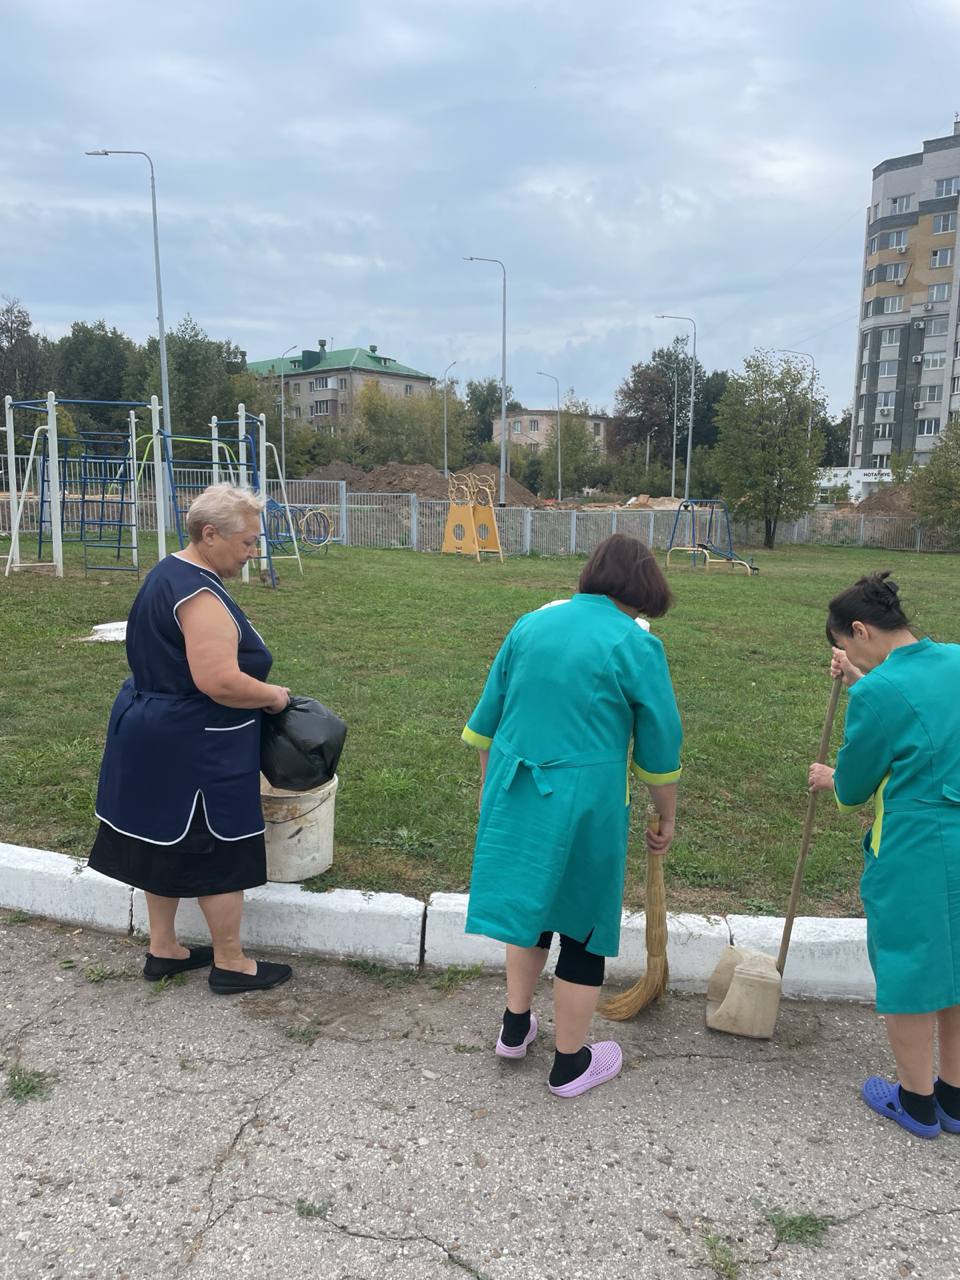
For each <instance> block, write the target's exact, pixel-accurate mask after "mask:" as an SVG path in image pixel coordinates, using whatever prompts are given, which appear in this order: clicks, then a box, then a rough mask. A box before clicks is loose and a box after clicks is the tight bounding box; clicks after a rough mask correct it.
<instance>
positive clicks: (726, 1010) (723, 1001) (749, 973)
mask: <svg viewBox="0 0 960 1280" xmlns="http://www.w3.org/2000/svg"><path fill="white" fill-rule="evenodd" d="M780 988H781V978H780V973H779V971H778V970H777V962H776V959H775V957H774V956H768V955H764V954H763V953H762V952H759V951H747V950H746V949H745V948H744V947H727V948H726V949H725V950H724V952H723V954H722V955H721V957H720V960H719V962H718V964H717V967H716V968H715V969H714V971H713V974H712V975H711V977H710V982H709V984H708V986H707V1026H708V1027H710V1029H711V1030H713V1031H725V1032H726V1033H727V1034H728V1035H732V1036H747V1037H749V1038H750V1039H753V1040H769V1039H770V1037H771V1036H772V1035H773V1033H774V1031H775V1030H776V1026H777V1014H778V1013H779V1012H780Z"/></svg>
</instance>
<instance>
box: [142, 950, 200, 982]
mask: <svg viewBox="0 0 960 1280" xmlns="http://www.w3.org/2000/svg"><path fill="white" fill-rule="evenodd" d="M208 964H213V947H191V948H190V954H189V955H188V956H187V958H186V960H167V959H166V958H165V957H163V956H152V955H151V954H150V952H149V951H148V952H147V959H146V963H145V964H144V966H143V976H144V977H145V978H149V979H151V981H155V980H156V979H157V978H172V977H173V975H174V974H175V973H186V972H187V970H188V969H205V968H206V967H207V965H208Z"/></svg>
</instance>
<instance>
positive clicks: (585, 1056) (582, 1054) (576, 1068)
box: [550, 1045, 593, 1089]
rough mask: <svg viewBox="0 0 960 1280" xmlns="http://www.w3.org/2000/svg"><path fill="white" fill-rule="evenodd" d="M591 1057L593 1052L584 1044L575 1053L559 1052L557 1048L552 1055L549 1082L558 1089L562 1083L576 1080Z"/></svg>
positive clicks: (584, 1069)
mask: <svg viewBox="0 0 960 1280" xmlns="http://www.w3.org/2000/svg"><path fill="white" fill-rule="evenodd" d="M592 1058H593V1054H592V1053H591V1052H590V1050H589V1049H588V1048H587V1046H586V1045H584V1046H583V1048H582V1049H578V1050H577V1052H576V1053H561V1052H560V1050H559V1049H557V1051H556V1053H555V1054H554V1055H553V1069H552V1071H551V1072H550V1083H551V1084H552V1085H553V1087H554V1088H555V1089H559V1088H560V1086H561V1085H562V1084H569V1083H570V1081H571V1080H576V1078H577V1076H582V1075H583V1073H584V1072H585V1071H586V1069H587V1067H589V1065H590V1062H591V1060H592Z"/></svg>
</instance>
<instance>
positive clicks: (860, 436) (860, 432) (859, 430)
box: [857, 427, 863, 444]
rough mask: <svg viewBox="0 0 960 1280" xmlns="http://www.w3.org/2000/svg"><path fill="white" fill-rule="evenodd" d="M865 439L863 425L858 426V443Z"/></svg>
mask: <svg viewBox="0 0 960 1280" xmlns="http://www.w3.org/2000/svg"><path fill="white" fill-rule="evenodd" d="M862 439H863V427H857V444H859V443H860V441H861V440H862Z"/></svg>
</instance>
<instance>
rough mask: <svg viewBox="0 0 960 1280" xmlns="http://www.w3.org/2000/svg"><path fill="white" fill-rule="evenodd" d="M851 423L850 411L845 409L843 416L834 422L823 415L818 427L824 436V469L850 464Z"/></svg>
mask: <svg viewBox="0 0 960 1280" xmlns="http://www.w3.org/2000/svg"><path fill="white" fill-rule="evenodd" d="M850 421H851V413H850V410H849V409H844V411H843V413H842V414H841V416H840V417H839V418H838V419H837V420H836V421H834V420H833V419H832V418H830V417H828V416H827V415H826V414H821V416H820V418H819V420H818V421H817V422H816V424H815V425H816V426H817V427H819V428H820V434H821V435H822V436H823V440H824V445H823V457H822V458H821V459H820V465H821V466H822V467H846V466H848V465H849V463H850Z"/></svg>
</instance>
